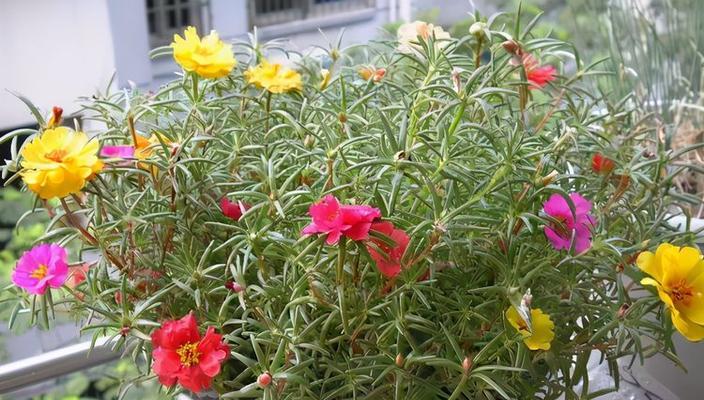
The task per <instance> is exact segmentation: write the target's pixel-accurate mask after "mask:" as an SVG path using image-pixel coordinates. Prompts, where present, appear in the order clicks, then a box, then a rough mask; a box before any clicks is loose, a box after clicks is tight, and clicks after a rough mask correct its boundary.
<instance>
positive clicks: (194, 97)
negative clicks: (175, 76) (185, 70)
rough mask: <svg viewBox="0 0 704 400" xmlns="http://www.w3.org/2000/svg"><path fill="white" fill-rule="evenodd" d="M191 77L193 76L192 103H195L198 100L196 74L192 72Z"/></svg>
mask: <svg viewBox="0 0 704 400" xmlns="http://www.w3.org/2000/svg"><path fill="white" fill-rule="evenodd" d="M191 77H192V78H193V103H194V104H195V103H197V102H198V74H196V73H195V72H194V73H192V74H191Z"/></svg>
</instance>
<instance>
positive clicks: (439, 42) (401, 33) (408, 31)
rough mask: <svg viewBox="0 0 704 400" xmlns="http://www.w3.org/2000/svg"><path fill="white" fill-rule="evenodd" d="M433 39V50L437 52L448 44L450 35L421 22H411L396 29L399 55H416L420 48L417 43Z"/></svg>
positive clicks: (439, 28)
mask: <svg viewBox="0 0 704 400" xmlns="http://www.w3.org/2000/svg"><path fill="white" fill-rule="evenodd" d="M430 37H433V38H434V39H435V40H436V42H435V46H434V47H435V50H436V51H439V50H442V49H443V48H445V47H446V46H447V45H448V44H449V43H450V42H449V40H450V39H451V38H450V34H449V33H447V32H445V30H443V29H442V27H440V26H435V25H433V24H429V23H427V22H423V21H413V22H409V23H406V24H403V25H401V26H400V27H399V28H398V47H397V50H398V51H399V52H401V53H406V54H410V53H417V52H419V51H420V50H421V49H422V47H421V46H420V44H419V42H420V41H421V40H422V41H428V39H429V38H430Z"/></svg>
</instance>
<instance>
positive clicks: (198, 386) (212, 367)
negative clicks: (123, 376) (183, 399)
mask: <svg viewBox="0 0 704 400" xmlns="http://www.w3.org/2000/svg"><path fill="white" fill-rule="evenodd" d="M152 346H153V348H154V350H153V351H152V358H153V359H154V364H153V366H152V369H153V370H154V373H155V374H156V375H157V376H158V377H159V382H161V383H162V384H163V385H165V386H173V385H174V384H176V383H177V382H178V384H180V385H181V386H183V387H184V388H186V389H188V390H190V391H192V392H196V393H198V392H200V391H201V390H204V389H209V388H210V385H211V383H212V380H213V377H215V376H217V375H218V374H219V373H220V366H221V365H222V363H223V361H225V360H226V359H227V357H228V356H229V354H230V348H229V346H228V345H226V344H225V343H223V341H222V335H220V334H217V333H215V328H213V327H212V326H211V327H208V330H207V331H206V332H205V335H204V336H202V337H201V335H200V332H199V331H198V323H197V322H196V318H195V317H194V316H193V312H190V313H188V315H186V316H185V317H183V318H181V319H179V320H172V321H166V322H164V323H163V325H162V326H161V328H159V329H157V330H156V331H154V333H152Z"/></svg>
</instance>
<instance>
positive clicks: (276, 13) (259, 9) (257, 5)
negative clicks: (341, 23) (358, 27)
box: [248, 0, 376, 27]
mask: <svg viewBox="0 0 704 400" xmlns="http://www.w3.org/2000/svg"><path fill="white" fill-rule="evenodd" d="M375 6H376V0H249V2H248V9H249V23H250V25H251V26H260V27H261V26H267V25H276V24H282V23H286V22H292V21H300V20H305V19H309V18H319V17H324V16H328V15H333V14H339V13H344V12H350V11H357V10H363V9H367V8H373V7H375Z"/></svg>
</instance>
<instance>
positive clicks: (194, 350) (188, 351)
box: [176, 343, 200, 367]
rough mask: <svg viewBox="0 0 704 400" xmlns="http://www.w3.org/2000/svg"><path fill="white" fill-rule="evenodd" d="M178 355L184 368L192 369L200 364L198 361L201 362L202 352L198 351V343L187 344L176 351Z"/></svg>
mask: <svg viewBox="0 0 704 400" xmlns="http://www.w3.org/2000/svg"><path fill="white" fill-rule="evenodd" d="M176 354H178V356H179V357H180V359H181V364H182V365H183V366H184V367H190V366H191V365H196V364H198V361H200V360H199V359H200V352H199V351H198V343H186V344H182V345H181V347H179V348H178V349H177V350H176Z"/></svg>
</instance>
